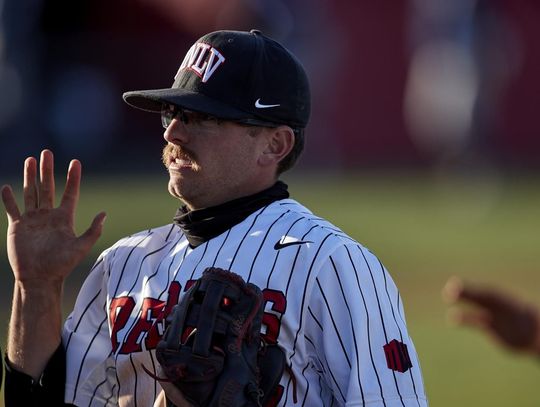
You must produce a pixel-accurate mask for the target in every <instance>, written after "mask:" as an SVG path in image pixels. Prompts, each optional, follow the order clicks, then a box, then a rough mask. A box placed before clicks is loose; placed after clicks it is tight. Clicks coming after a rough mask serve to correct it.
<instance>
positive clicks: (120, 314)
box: [109, 297, 135, 352]
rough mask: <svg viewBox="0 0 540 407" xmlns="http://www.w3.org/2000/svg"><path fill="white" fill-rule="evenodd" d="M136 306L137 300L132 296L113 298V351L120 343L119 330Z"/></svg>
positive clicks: (111, 311)
mask: <svg viewBox="0 0 540 407" xmlns="http://www.w3.org/2000/svg"><path fill="white" fill-rule="evenodd" d="M134 307H135V300H134V299H133V298H131V297H118V298H113V299H112V301H111V306H110V307H109V325H110V326H111V343H112V349H113V352H114V351H116V349H117V348H118V345H119V344H120V343H119V342H118V331H120V330H121V329H122V328H123V327H124V326H125V325H126V322H127V321H128V319H129V316H130V315H131V311H133V308H134Z"/></svg>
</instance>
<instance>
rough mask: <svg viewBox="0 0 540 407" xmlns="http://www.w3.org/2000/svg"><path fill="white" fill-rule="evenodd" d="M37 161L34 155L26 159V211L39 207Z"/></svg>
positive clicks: (24, 187) (24, 190) (24, 191)
mask: <svg viewBox="0 0 540 407" xmlns="http://www.w3.org/2000/svg"><path fill="white" fill-rule="evenodd" d="M36 175H37V163H36V159H35V158H34V157H28V158H27V159H26V160H25V161H24V181H23V198H24V209H25V211H28V210H33V209H36V208H37V203H38V192H37V187H36Z"/></svg>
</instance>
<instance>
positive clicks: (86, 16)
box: [0, 0, 540, 173]
mask: <svg viewBox="0 0 540 407" xmlns="http://www.w3.org/2000/svg"><path fill="white" fill-rule="evenodd" d="M416 3H422V2H419V1H389V0H386V1H380V2H352V1H346V0H337V1H323V0H320V1H311V2H308V1H307V0H295V1H287V2H286V1H275V2H263V1H249V0H235V1H231V2H222V1H217V0H197V1H195V0H189V1H188V0H186V1H181V2H179V1H175V0H153V1H152V0H139V1H134V0H130V1H128V0H115V1H105V0H93V1H89V0H85V1H77V2H73V1H66V0H62V1H50V0H48V1H42V2H41V3H40V2H36V4H35V5H34V6H33V9H32V13H30V14H29V10H28V7H30V6H27V7H26V8H25V6H24V5H22V4H20V3H19V1H18V0H5V4H4V9H3V15H2V31H3V33H4V34H3V37H4V41H5V47H4V52H3V55H2V60H1V61H2V63H3V64H4V65H5V66H9V67H10V69H12V70H13V71H14V72H16V73H17V75H16V77H17V78H19V80H20V83H21V85H20V88H21V89H22V90H20V95H17V97H15V96H9V97H8V96H4V100H3V101H1V103H0V137H1V139H2V145H3V149H2V150H3V151H2V153H0V154H1V155H2V156H1V163H0V170H2V171H3V172H5V173H10V172H15V173H17V172H18V168H19V167H20V165H19V163H20V161H21V159H24V157H26V156H27V155H29V154H37V153H38V152H39V150H40V149H41V148H43V147H50V148H53V149H55V152H56V153H57V155H59V156H60V157H65V158H66V159H67V158H68V157H69V158H71V156H81V157H82V159H84V160H85V161H86V162H88V163H89V164H90V169H91V170H94V171H109V170H112V169H122V168H125V163H126V162H130V165H131V168H136V169H141V170H144V171H147V170H148V171H152V170H158V169H159V168H160V164H159V159H157V158H159V154H160V149H161V146H162V145H163V141H162V138H161V135H162V129H161V127H160V122H159V118H158V117H156V116H155V115H152V114H145V113H143V112H139V111H135V110H133V109H131V108H129V107H128V106H126V105H125V104H124V103H123V102H122V99H121V94H122V92H124V91H128V90H135V89H147V88H161V87H168V86H170V85H171V84H172V80H173V76H174V74H175V73H176V70H177V67H178V66H179V64H180V63H181V61H182V59H183V56H184V53H185V52H186V51H187V49H188V48H189V46H190V45H191V44H192V43H193V42H194V41H195V40H196V39H197V38H198V37H200V36H201V35H203V34H204V33H206V32H209V31H213V30H215V29H249V28H259V29H261V30H262V31H263V32H265V33H266V34H268V35H270V36H273V37H274V38H276V39H278V40H280V41H281V42H283V43H284V44H285V45H286V46H287V47H288V48H290V49H291V50H292V51H293V52H294V53H295V54H297V55H298V56H299V58H300V59H301V60H302V61H303V63H304V65H305V67H306V70H307V71H308V74H309V76H310V79H311V82H312V92H313V112H312V120H311V124H310V126H309V127H308V132H307V147H306V152H305V155H304V157H303V159H302V161H301V163H300V166H301V167H302V168H304V169H308V170H309V169H310V168H317V169H321V164H322V168H323V169H326V168H337V169H343V168H345V169H348V168H364V167H370V168H400V167H407V168H409V167H420V168H429V167H431V166H433V165H436V163H437V161H438V160H439V159H440V154H439V155H437V154H433V153H432V152H431V153H430V152H427V151H426V150H425V149H423V148H422V146H420V145H419V144H418V141H417V139H415V137H413V135H412V134H411V131H412V130H411V128H410V126H408V124H407V123H408V122H407V119H406V118H405V115H404V100H405V99H406V93H407V89H408V85H407V83H408V81H409V78H410V74H411V61H412V59H413V57H414V55H415V51H416V50H417V49H418V44H421V43H422V41H424V42H426V41H429V40H430V35H433V38H437V36H440V35H441V33H440V32H439V30H438V29H437V27H435V28H434V27H431V26H430V25H429V24H426V25H425V26H421V27H420V32H421V33H422V37H421V39H420V40H418V38H416V39H415V32H414V30H412V29H411V27H412V26H413V23H412V22H414V21H417V20H418V21H423V20H421V19H418V18H417V16H415V13H418V11H417V6H415V4H416ZM470 3H471V4H472V6H471V7H473V8H474V9H475V11H474V13H472V14H471V15H472V16H473V17H474V18H472V20H471V21H472V23H471V24H470V26H468V27H465V28H463V27H461V26H460V24H461V22H459V24H457V25H455V26H450V28H451V29H455V27H457V30H456V32H455V33H452V32H451V31H450V34H448V33H443V34H444V35H447V36H448V38H450V39H457V40H458V41H461V36H462V34H463V33H465V34H466V35H469V34H470V32H473V34H474V35H473V37H474V36H476V37H477V36H478V32H480V34H482V33H484V32H485V30H484V31H482V30H481V28H482V24H483V21H485V20H480V19H477V16H478V15H483V14H482V13H484V14H486V15H489V16H493V15H495V16H497V19H496V24H493V23H492V21H493V19H491V20H489V21H490V24H491V26H490V27H491V28H490V30H491V31H490V30H488V31H487V32H489V33H491V34H489V35H488V36H487V37H484V38H482V40H481V41H480V42H479V43H480V44H481V45H482V46H487V47H488V48H490V45H489V44H490V41H491V39H492V38H493V39H495V41H491V46H493V45H498V44H496V43H497V41H498V40H496V39H497V38H506V37H505V36H506V35H507V34H506V31H504V30H507V28H508V27H511V30H510V31H511V35H510V36H511V37H512V38H511V39H510V40H509V41H508V44H502V45H501V47H502V48H505V47H506V50H505V51H504V52H506V53H507V55H510V56H511V55H513V53H515V55H516V56H517V57H516V59H519V61H517V62H516V63H515V64H514V65H515V69H514V71H512V74H511V75H506V76H504V78H505V79H504V81H501V80H499V79H497V78H499V76H497V75H498V74H497V71H496V70H493V69H492V67H493V66H494V65H493V64H495V63H497V62H496V61H495V62H492V61H491V60H489V59H488V60H486V59H485V58H484V54H487V55H489V52H485V53H484V52H483V51H482V50H480V51H478V50H476V51H475V52H474V55H473V56H474V57H475V58H484V59H482V60H481V62H480V63H479V64H478V78H479V79H478V81H479V84H480V85H479V92H478V95H477V98H476V101H477V105H476V107H475V113H474V114H475V115H476V114H478V117H479V118H478V119H477V118H476V117H477V116H474V118H473V120H472V124H471V131H470V134H469V137H470V139H471V141H470V142H468V144H466V145H465V147H463V146H462V147H461V150H459V151H460V152H459V154H457V153H456V154H455V157H454V159H455V160H456V161H459V159H460V157H459V155H460V154H461V155H467V154H466V152H467V151H468V150H471V151H472V150H474V155H473V157H484V158H486V160H488V161H490V162H491V163H492V164H493V165H496V166H498V167H500V168H510V169H512V168H527V169H538V168H539V163H540V160H539V158H540V141H539V139H540V137H539V136H540V124H539V120H537V117H538V116H539V113H538V106H540V78H539V75H538V72H540V42H539V38H540V25H539V24H538V21H540V5H539V4H538V3H536V2H533V1H527V0H521V1H512V2H503V1H492V2H489V1H471V2H470ZM441 4H444V3H441ZM478 10H479V11H480V12H478ZM415 19H416V20H415ZM463 20H464V21H466V20H467V19H466V18H464V19H463ZM459 21H461V20H459ZM499 22H501V26H504V27H503V28H504V30H501V32H502V34H501V33H499V32H498V28H497V24H499ZM493 27H495V31H496V32H497V33H498V34H496V35H494V36H493V34H492V32H493V31H494V30H493ZM417 31H418V30H417ZM503 31H504V32H503ZM507 31H508V30H507ZM482 35H484V34H482ZM476 37H474V38H476ZM474 38H473V40H474ZM475 41H476V40H474V41H473V43H474V44H476V43H478V41H476V42H475ZM505 41H506V40H503V41H502V42H505ZM474 44H473V45H474ZM486 44H487V45H486ZM466 46H468V45H467V44H466ZM473 48H474V47H473ZM512 48H515V49H514V50H513V49H512ZM494 49H495V50H496V52H498V48H497V47H494ZM490 52H491V51H490ZM504 52H503V54H504ZM503 58H504V57H503ZM503 62H504V60H503ZM509 62H511V61H509ZM490 64H491V65H490ZM503 65H504V63H503ZM510 65H511V64H510ZM490 66H491V67H490ZM79 72H82V74H81V75H80V76H79V74H78V73H79ZM493 72H495V74H494V73H493ZM70 78H71V79H70ZM73 78H75V79H73ZM77 78H80V81H81V84H80V86H79V85H78V84H77ZM493 78H496V79H497V81H496V85H493V83H495V82H494V80H493ZM70 81H71V82H70ZM64 84H67V85H66V88H64ZM84 85H86V87H85V86H84ZM92 90H96V92H95V94H92V96H91V97H90V96H88V92H90V91H92ZM15 91H17V87H14V90H13V92H15ZM428 91H429V89H428ZM6 92H7V90H6ZM107 92H109V93H107ZM443 96H444V93H443ZM0 99H1V97H0ZM19 99H20V101H19V102H18V104H17V105H16V106H15V102H14V101H15V100H19ZM29 106H31V108H29ZM78 106H80V109H79V111H78V110H77V107H78ZM2 109H4V110H5V111H6V112H8V113H9V114H7V113H6V114H5V115H2ZM81 111H82V112H83V113H81ZM478 112H480V113H478ZM443 113H444V112H443ZM426 115H427V116H429V115H428V114H426ZM79 116H80V117H79ZM428 118H429V117H428ZM434 133H435V135H434V137H436V136H437V135H436V133H437V131H435V132H434ZM96 146H97V147H96ZM99 146H101V147H99ZM149 151H154V153H151V154H150V153H149ZM473 159H474V158H473Z"/></svg>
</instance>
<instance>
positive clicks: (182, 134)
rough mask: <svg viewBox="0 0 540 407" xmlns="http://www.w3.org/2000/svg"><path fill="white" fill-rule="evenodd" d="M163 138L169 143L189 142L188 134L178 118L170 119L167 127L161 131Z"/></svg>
mask: <svg viewBox="0 0 540 407" xmlns="http://www.w3.org/2000/svg"><path fill="white" fill-rule="evenodd" d="M163 138H164V139H165V140H166V141H168V142H169V143H172V144H177V145H180V144H187V143H189V134H188V132H187V131H186V129H185V127H184V125H183V123H182V122H181V121H180V120H178V119H173V120H172V121H171V124H169V127H167V128H166V129H165V131H164V132H163Z"/></svg>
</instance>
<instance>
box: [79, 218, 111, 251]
mask: <svg viewBox="0 0 540 407" xmlns="http://www.w3.org/2000/svg"><path fill="white" fill-rule="evenodd" d="M106 218H107V214H106V213H105V212H100V213H98V214H97V215H96V216H95V218H94V220H93V221H92V224H91V225H90V227H89V228H88V229H86V231H85V232H84V233H83V234H82V235H81V236H80V237H79V238H78V241H79V245H80V247H81V249H82V250H83V251H84V252H88V251H90V249H91V248H92V247H93V246H94V244H96V242H97V240H98V239H99V237H100V236H101V232H102V231H103V224H104V223H105V219H106Z"/></svg>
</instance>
